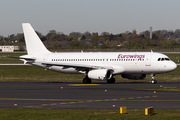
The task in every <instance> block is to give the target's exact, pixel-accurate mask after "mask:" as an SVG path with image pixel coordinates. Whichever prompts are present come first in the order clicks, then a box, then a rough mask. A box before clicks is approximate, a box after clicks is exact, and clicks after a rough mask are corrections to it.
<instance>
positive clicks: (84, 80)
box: [83, 78, 91, 84]
mask: <svg viewBox="0 0 180 120" xmlns="http://www.w3.org/2000/svg"><path fill="white" fill-rule="evenodd" d="M83 83H84V84H87V83H91V79H89V78H84V79H83Z"/></svg>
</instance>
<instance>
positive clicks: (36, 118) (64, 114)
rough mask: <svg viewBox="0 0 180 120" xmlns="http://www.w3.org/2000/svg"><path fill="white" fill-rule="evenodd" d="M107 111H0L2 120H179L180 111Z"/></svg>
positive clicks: (21, 109) (20, 109)
mask: <svg viewBox="0 0 180 120" xmlns="http://www.w3.org/2000/svg"><path fill="white" fill-rule="evenodd" d="M127 112H128V114H120V113H119V110H107V109H103V110H102V109H100V110H94V109H23V108H17V109H7V108H5V109H0V113H1V114H0V119H1V120H118V119H121V120H125V119H126V120H139V119H142V120H179V119H180V114H179V113H180V110H155V111H154V112H155V115H149V116H145V115H144V110H128V111H127Z"/></svg>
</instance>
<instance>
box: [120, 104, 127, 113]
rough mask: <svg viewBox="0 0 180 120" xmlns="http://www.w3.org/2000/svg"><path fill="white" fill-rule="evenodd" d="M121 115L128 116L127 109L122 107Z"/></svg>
mask: <svg viewBox="0 0 180 120" xmlns="http://www.w3.org/2000/svg"><path fill="white" fill-rule="evenodd" d="M120 114H127V107H125V106H124V107H120Z"/></svg>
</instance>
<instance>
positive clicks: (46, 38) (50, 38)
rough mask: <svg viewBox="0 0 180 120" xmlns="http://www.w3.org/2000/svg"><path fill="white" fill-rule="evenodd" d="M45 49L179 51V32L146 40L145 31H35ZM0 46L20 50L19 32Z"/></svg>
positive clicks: (3, 39)
mask: <svg viewBox="0 0 180 120" xmlns="http://www.w3.org/2000/svg"><path fill="white" fill-rule="evenodd" d="M36 33H37V35H38V36H39V37H40V39H41V40H42V42H43V43H44V44H45V46H46V47H47V48H48V49H50V50H51V49H52V50H58V49H111V48H113V49H121V48H125V49H153V48H157V49H173V48H180V29H177V30H175V31H168V30H158V31H154V32H153V34H152V39H150V38H149V36H150V32H149V31H148V30H146V31H143V32H141V33H139V34H134V32H133V31H132V32H130V31H126V32H124V33H120V34H116V35H115V34H112V33H108V32H103V33H101V34H100V35H99V34H98V33H96V32H93V33H90V32H88V31H86V32H84V33H80V32H71V33H70V34H69V35H66V34H63V33H62V32H57V31H56V30H50V31H49V32H48V33H47V34H46V35H42V34H41V33H40V32H37V31H36ZM0 45H18V46H19V48H20V49H21V50H23V49H24V48H23V46H25V42H24V35H23V33H18V34H17V35H15V34H11V35H9V36H8V37H3V36H0Z"/></svg>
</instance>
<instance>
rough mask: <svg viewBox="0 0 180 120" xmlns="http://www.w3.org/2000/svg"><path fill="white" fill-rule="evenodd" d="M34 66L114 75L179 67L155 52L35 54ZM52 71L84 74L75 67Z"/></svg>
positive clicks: (145, 72)
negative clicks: (102, 70) (97, 69)
mask: <svg viewBox="0 0 180 120" xmlns="http://www.w3.org/2000/svg"><path fill="white" fill-rule="evenodd" d="M33 57H34V58H36V60H35V62H34V63H33V65H36V66H40V67H43V68H46V67H47V66H44V65H42V63H51V64H70V65H78V64H81V65H84V66H86V65H90V66H102V67H105V68H106V69H108V68H109V69H112V70H113V71H114V72H113V74H114V75H115V74H151V73H153V74H158V73H166V72H170V71H173V70H174V69H176V67H177V65H176V64H175V63H174V62H173V61H171V60H170V59H169V60H168V59H166V60H159V61H158V59H159V58H163V59H165V58H168V57H167V56H166V55H164V54H161V53H154V52H103V53H101V52H96V53H85V52H84V53H68V52H67V53H46V54H34V55H33ZM48 69H50V70H54V71H58V72H64V73H84V72H83V71H78V70H77V69H76V68H75V67H63V66H50V67H48Z"/></svg>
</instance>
